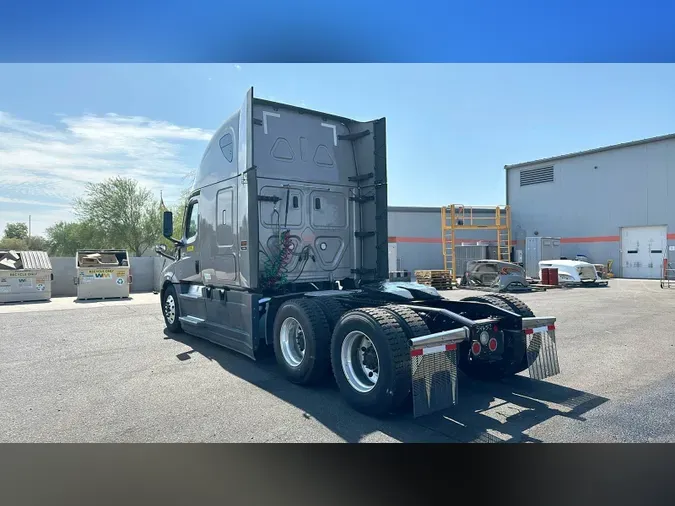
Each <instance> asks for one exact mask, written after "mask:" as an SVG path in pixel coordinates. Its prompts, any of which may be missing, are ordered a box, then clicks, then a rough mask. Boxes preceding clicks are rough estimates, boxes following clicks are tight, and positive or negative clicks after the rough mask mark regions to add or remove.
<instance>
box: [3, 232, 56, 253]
mask: <svg viewBox="0 0 675 506" xmlns="http://www.w3.org/2000/svg"><path fill="white" fill-rule="evenodd" d="M0 250H14V251H47V250H48V248H47V240H46V239H45V238H44V237H40V236H39V235H34V236H32V237H24V238H22V239H18V238H16V237H6V236H5V237H3V238H2V239H0Z"/></svg>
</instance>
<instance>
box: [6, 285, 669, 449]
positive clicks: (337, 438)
mask: <svg viewBox="0 0 675 506" xmlns="http://www.w3.org/2000/svg"><path fill="white" fill-rule="evenodd" d="M444 294H445V295H446V296H448V297H449V298H453V299H454V298H461V297H466V296H469V295H475V293H473V292H467V291H464V290H452V291H450V292H444ZM521 298H522V299H523V300H524V301H525V302H527V303H528V304H529V305H530V306H531V307H532V309H533V310H534V311H535V313H536V314H537V315H538V316H549V315H550V316H556V317H557V318H558V320H557V324H556V325H557V340H558V353H559V361H560V365H561V369H562V372H561V374H560V375H558V376H555V377H552V378H549V379H548V380H546V381H534V380H531V379H529V378H528V377H527V373H526V372H525V373H524V375H519V376H516V377H514V378H510V379H508V380H505V381H503V382H499V383H487V382H478V381H472V380H470V379H468V378H466V377H464V376H460V383H459V405H458V406H455V407H453V408H451V409H448V410H446V411H444V412H442V413H437V414H433V415H429V416H427V417H423V418H419V419H416V420H415V419H413V418H412V414H410V413H403V414H399V415H395V416H391V417H388V418H386V419H384V420H382V419H379V420H378V419H374V418H370V417H367V416H364V415H361V414H359V413H356V412H355V411H353V410H352V409H351V408H349V407H348V406H347V405H346V404H344V403H343V401H342V400H341V398H340V396H339V393H338V391H337V388H336V386H335V385H334V383H332V382H327V384H326V385H323V386H321V387H318V388H304V387H300V386H296V385H292V384H290V383H288V382H286V381H285V380H284V379H283V378H282V377H280V376H279V374H278V372H277V369H276V365H275V362H274V359H273V358H272V357H267V358H265V359H262V360H260V361H258V362H253V361H252V360H250V359H248V358H246V357H243V356H240V355H237V354H236V353H234V352H230V351H228V350H225V349H223V348H220V347H218V346H216V345H213V344H211V343H209V342H206V341H203V340H200V339H197V338H193V337H190V336H187V335H186V334H175V335H174V334H168V333H166V332H165V330H164V323H163V320H162V316H161V312H160V308H159V300H158V296H157V295H153V294H135V295H133V297H132V299H131V300H128V301H106V302H96V303H77V302H74V301H73V299H53V300H52V301H51V302H48V303H35V304H12V305H5V306H0V350H1V353H0V371H2V374H1V375H0V377H1V378H2V381H1V382H0V399H1V401H0V404H1V405H2V409H0V441H2V442H456V441H460V442H470V441H476V442H502V441H504V442H643V441H660V442H674V441H675V410H674V409H673V408H674V407H675V333H673V332H672V330H671V328H670V322H671V318H672V317H671V315H672V314H673V311H674V310H675V289H673V290H661V289H660V288H659V287H658V282H653V281H639V280H612V282H611V283H610V286H609V287H608V288H590V289H585V288H577V289H556V290H549V291H547V292H545V293H530V294H523V295H522V296H521Z"/></svg>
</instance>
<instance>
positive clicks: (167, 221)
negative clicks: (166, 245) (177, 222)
mask: <svg viewBox="0 0 675 506" xmlns="http://www.w3.org/2000/svg"><path fill="white" fill-rule="evenodd" d="M162 235H163V236H164V237H166V238H167V239H169V238H170V237H171V236H172V235H173V213H172V212H171V211H164V214H163V216H162Z"/></svg>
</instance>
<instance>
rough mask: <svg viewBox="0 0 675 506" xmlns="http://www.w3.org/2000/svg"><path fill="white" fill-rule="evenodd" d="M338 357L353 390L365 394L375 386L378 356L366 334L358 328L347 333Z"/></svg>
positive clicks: (377, 376)
mask: <svg viewBox="0 0 675 506" xmlns="http://www.w3.org/2000/svg"><path fill="white" fill-rule="evenodd" d="M340 359H341V363H342V371H343V372H344V374H345V378H346V379H347V382H348V383H349V384H350V385H351V387H352V388H353V389H354V390H356V391H357V392H359V393H362V394H365V393H368V392H370V391H371V390H372V389H373V388H375V385H377V380H378V379H379V377H380V357H379V356H378V354H377V349H376V348H375V346H374V345H373V342H372V341H371V340H370V338H369V337H368V336H367V335H365V334H364V333H363V332H360V331H358V330H354V331H352V332H350V333H349V334H347V337H345V340H344V341H342V347H341V349H340Z"/></svg>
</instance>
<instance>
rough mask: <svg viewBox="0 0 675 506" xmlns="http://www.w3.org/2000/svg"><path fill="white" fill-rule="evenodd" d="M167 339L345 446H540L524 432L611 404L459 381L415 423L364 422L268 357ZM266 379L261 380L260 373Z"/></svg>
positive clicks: (537, 387) (576, 394) (534, 388)
mask: <svg viewBox="0 0 675 506" xmlns="http://www.w3.org/2000/svg"><path fill="white" fill-rule="evenodd" d="M164 334H165V336H166V337H165V339H172V340H175V341H178V342H181V343H183V344H185V345H186V346H189V347H190V348H191V350H190V351H188V352H184V353H180V354H179V355H177V356H176V358H177V359H178V360H181V361H185V360H190V356H191V355H192V354H194V353H199V354H200V355H203V356H204V357H206V358H207V359H209V360H214V361H216V362H217V363H218V364H219V365H220V366H221V367H222V368H223V369H225V370H226V371H228V372H229V373H230V374H233V375H235V376H237V377H239V378H241V379H243V380H244V381H247V382H249V383H251V384H254V385H256V386H257V387H259V388H261V389H264V390H265V391H267V392H269V393H271V394H272V395H275V396H276V397H277V398H279V399H280V400H282V401H284V402H287V403H289V404H291V405H293V406H295V407H296V408H298V409H300V410H302V411H303V416H304V417H305V418H313V419H315V420H316V421H318V422H319V423H321V424H322V425H324V426H325V427H326V428H328V429H329V430H331V431H332V432H333V433H335V434H336V435H338V436H339V437H341V438H342V439H344V440H345V441H347V442H359V441H361V440H362V439H363V438H364V437H366V436H368V435H369V434H372V433H374V432H382V433H384V434H386V435H388V436H390V437H392V438H394V439H396V440H399V441H401V442H413V443H414V442H416V443H425V442H463V443H468V442H478V443H480V442H486V443H501V442H541V441H538V440H536V439H533V438H530V437H529V436H527V435H526V434H525V432H526V431H527V430H528V429H530V428H532V427H534V426H535V425H538V424H540V423H542V422H545V421H546V420H548V419H550V418H553V417H556V416H564V417H569V418H572V419H574V420H577V421H579V422H583V421H585V419H584V418H583V415H584V414H585V413H586V412H588V411H590V410H591V409H594V408H596V407H598V406H600V405H601V404H603V403H604V402H606V401H607V400H608V399H606V398H603V397H599V396H596V395H593V394H591V393H587V392H583V391H580V390H574V389H571V388H567V387H563V386H560V385H556V384H553V383H548V382H545V381H536V380H532V379H530V378H527V377H523V376H514V377H512V378H508V379H507V380H504V381H501V382H490V383H488V382H480V381H475V380H472V379H470V378H467V377H466V376H460V379H459V403H458V405H457V406H454V407H452V408H450V409H448V410H445V411H443V412H439V413H434V414H431V415H427V416H424V417H420V418H417V419H414V418H413V416H412V407H411V406H408V407H407V409H405V410H403V411H402V412H401V413H398V414H392V415H390V416H388V417H386V418H383V419H376V418H372V417H368V416H365V415H362V414H360V413H358V412H356V411H354V410H352V408H350V407H349V406H348V405H347V404H345V403H344V402H343V401H342V399H341V397H340V393H339V391H338V389H337V386H336V384H335V382H334V380H332V379H328V380H327V381H325V383H324V384H322V385H319V386H313V387H301V386H298V385H293V384H291V383H289V382H288V381H286V380H285V379H284V378H283V377H282V376H281V375H280V374H279V372H278V370H277V367H276V362H275V359H274V356H273V355H272V354H271V353H268V354H266V356H264V357H263V358H261V359H259V360H258V361H257V362H254V361H252V360H250V359H248V358H247V357H244V356H242V355H239V354H237V353H235V352H232V351H230V350H227V349H225V348H223V347H220V346H218V345H215V344H212V343H210V342H209V341H206V340H203V339H200V338H197V337H192V336H190V335H188V334H184V333H181V334H173V333H170V332H168V331H167V330H164ZM261 369H262V370H263V371H265V372H266V373H268V374H267V375H265V376H267V377H268V379H265V380H262V381H261V380H260V377H261V375H260V370H261Z"/></svg>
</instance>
